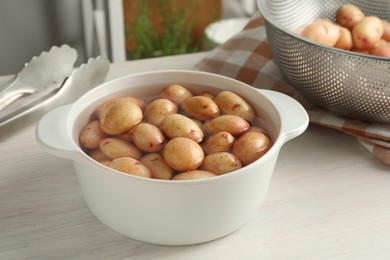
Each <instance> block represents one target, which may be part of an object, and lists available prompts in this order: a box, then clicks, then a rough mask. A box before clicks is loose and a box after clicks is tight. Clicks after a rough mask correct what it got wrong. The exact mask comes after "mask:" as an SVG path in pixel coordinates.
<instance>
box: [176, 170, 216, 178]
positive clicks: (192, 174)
mask: <svg viewBox="0 0 390 260" xmlns="http://www.w3.org/2000/svg"><path fill="white" fill-rule="evenodd" d="M214 176H217V175H216V174H215V173H212V172H208V171H204V170H193V171H187V172H182V173H179V174H176V175H175V177H173V179H172V180H196V179H205V178H210V177H214Z"/></svg>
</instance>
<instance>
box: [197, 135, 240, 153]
mask: <svg viewBox="0 0 390 260" xmlns="http://www.w3.org/2000/svg"><path fill="white" fill-rule="evenodd" d="M234 140H235V138H234V136H232V135H231V134H230V133H229V132H226V131H222V132H219V133H216V134H214V135H211V136H209V137H208V138H207V139H206V141H205V142H204V143H203V145H202V147H203V150H204V152H205V153H206V154H211V153H216V152H227V151H229V150H230V149H231V148H232V146H233V143H234Z"/></svg>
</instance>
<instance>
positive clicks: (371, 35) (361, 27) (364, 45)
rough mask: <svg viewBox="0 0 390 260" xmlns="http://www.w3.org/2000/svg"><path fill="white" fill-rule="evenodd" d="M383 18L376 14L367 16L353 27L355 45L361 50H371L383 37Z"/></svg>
mask: <svg viewBox="0 0 390 260" xmlns="http://www.w3.org/2000/svg"><path fill="white" fill-rule="evenodd" d="M383 31H384V30H383V23H382V20H381V19H379V18H378V17H375V16H366V17H364V18H363V19H362V20H360V21H359V22H358V23H357V24H356V25H355V26H354V27H353V28H352V38H353V44H354V46H355V47H356V48H357V49H359V50H370V49H372V48H373V47H374V46H375V44H376V43H377V42H378V41H379V40H380V39H381V38H382V35H383Z"/></svg>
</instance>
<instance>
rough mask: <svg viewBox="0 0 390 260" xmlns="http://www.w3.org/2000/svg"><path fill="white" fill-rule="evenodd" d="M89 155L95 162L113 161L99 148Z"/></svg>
mask: <svg viewBox="0 0 390 260" xmlns="http://www.w3.org/2000/svg"><path fill="white" fill-rule="evenodd" d="M88 155H89V156H90V157H91V158H92V159H94V160H95V161H98V162H102V161H109V160H111V159H110V158H108V157H107V156H106V155H105V154H104V153H103V152H102V150H100V149H99V148H97V149H94V150H92V151H90V152H89V153H88Z"/></svg>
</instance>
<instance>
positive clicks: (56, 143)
mask: <svg viewBox="0 0 390 260" xmlns="http://www.w3.org/2000/svg"><path fill="white" fill-rule="evenodd" d="M71 105H72V104H68V105H64V106H59V107H57V108H55V109H53V110H51V111H49V112H48V113H47V114H45V115H44V116H43V117H42V118H41V119H40V120H39V122H38V124H37V126H36V128H35V138H36V140H37V142H38V144H39V145H40V146H41V147H42V148H43V149H44V150H46V151H47V152H48V153H51V154H53V155H56V156H58V157H62V158H67V159H74V158H75V156H76V154H77V153H76V149H75V145H74V144H73V143H72V141H71V138H70V136H68V133H67V127H66V122H67V116H68V113H69V110H70V108H71Z"/></svg>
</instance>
